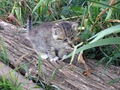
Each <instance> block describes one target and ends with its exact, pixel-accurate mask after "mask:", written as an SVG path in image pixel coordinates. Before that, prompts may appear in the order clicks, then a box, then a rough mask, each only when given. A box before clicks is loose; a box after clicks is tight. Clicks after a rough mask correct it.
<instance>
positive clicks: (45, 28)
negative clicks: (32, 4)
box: [27, 15, 78, 61]
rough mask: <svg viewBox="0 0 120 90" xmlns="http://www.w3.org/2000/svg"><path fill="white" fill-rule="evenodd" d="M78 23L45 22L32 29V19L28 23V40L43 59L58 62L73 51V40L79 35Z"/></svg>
mask: <svg viewBox="0 0 120 90" xmlns="http://www.w3.org/2000/svg"><path fill="white" fill-rule="evenodd" d="M77 27H78V23H76V22H71V21H59V22H45V23H43V24H42V25H40V26H37V27H36V28H32V17H31V15H29V19H28V22H27V29H28V38H29V39H30V41H31V43H32V45H33V48H34V49H35V51H36V52H37V53H38V54H40V56H41V58H42V59H47V58H49V59H50V61H56V60H58V59H61V58H63V57H64V56H65V55H67V53H68V50H73V48H72V46H73V45H74V44H73V42H72V39H73V38H74V37H75V35H76V34H77V32H78V30H77Z"/></svg>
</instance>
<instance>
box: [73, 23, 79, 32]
mask: <svg viewBox="0 0 120 90" xmlns="http://www.w3.org/2000/svg"><path fill="white" fill-rule="evenodd" d="M72 29H73V30H75V31H77V30H78V23H77V22H75V23H73V24H72Z"/></svg>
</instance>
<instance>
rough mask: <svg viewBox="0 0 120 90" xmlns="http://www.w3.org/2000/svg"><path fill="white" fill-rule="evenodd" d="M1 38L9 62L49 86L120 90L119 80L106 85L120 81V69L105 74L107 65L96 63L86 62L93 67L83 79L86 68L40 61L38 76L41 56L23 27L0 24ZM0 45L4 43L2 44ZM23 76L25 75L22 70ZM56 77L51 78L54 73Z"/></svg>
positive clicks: (113, 67)
mask: <svg viewBox="0 0 120 90" xmlns="http://www.w3.org/2000/svg"><path fill="white" fill-rule="evenodd" d="M0 26H1V27H2V28H1V30H0V39H3V41H4V43H5V47H6V49H7V55H8V59H9V63H10V64H11V65H12V66H13V67H14V68H17V67H19V66H22V65H23V64H26V65H27V67H28V69H29V71H30V74H31V75H32V76H33V77H34V78H37V76H38V75H40V80H41V81H43V82H45V83H47V84H53V85H57V86H58V87H59V88H60V89H61V90H120V81H118V82H115V83H113V84H107V83H108V82H109V81H111V80H113V79H116V78H120V77H119V76H120V67H115V66H113V65H110V66H109V67H108V68H107V69H106V70H105V71H104V73H103V74H101V72H103V70H104V65H100V66H99V67H95V65H96V61H93V60H89V59H86V63H87V65H88V66H89V68H91V69H92V70H91V74H90V76H88V77H85V76H83V74H82V72H83V71H84V70H85V69H84V66H83V65H81V64H78V65H77V66H74V65H73V66H72V70H71V67H70V66H69V65H68V64H66V63H64V62H62V61H57V62H50V61H49V60H41V70H40V71H41V73H40V74H38V68H37V67H38V66H37V65H38V56H37V54H36V53H35V52H34V50H33V49H32V48H31V44H30V42H29V40H28V39H27V38H26V37H25V36H26V33H25V32H24V31H25V30H24V28H17V27H15V26H14V25H11V24H8V23H6V22H3V21H0ZM0 46H1V43H0ZM19 72H20V73H22V74H23V75H25V74H26V72H25V70H24V69H23V67H22V68H21V69H20V70H19ZM53 72H55V73H54V76H53V78H52V74H53Z"/></svg>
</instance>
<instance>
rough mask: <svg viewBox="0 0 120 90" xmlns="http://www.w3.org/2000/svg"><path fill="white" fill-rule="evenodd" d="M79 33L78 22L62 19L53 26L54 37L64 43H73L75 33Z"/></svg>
mask: <svg viewBox="0 0 120 90" xmlns="http://www.w3.org/2000/svg"><path fill="white" fill-rule="evenodd" d="M77 33H78V23H77V22H72V21H61V22H57V23H55V24H54V26H53V27H52V35H53V38H54V39H55V40H57V41H60V42H61V41H62V42H63V43H69V44H71V43H72V40H73V39H74V38H75V35H76V34H77Z"/></svg>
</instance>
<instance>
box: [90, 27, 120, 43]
mask: <svg viewBox="0 0 120 90" xmlns="http://www.w3.org/2000/svg"><path fill="white" fill-rule="evenodd" d="M118 32H120V25H117V26H112V27H110V28H107V29H105V30H102V31H101V32H99V33H97V34H96V35H94V36H92V37H91V38H90V39H88V40H91V39H93V38H95V39H93V40H92V41H91V42H90V43H93V42H95V41H97V40H99V39H101V38H103V37H104V36H106V35H109V34H112V33H118Z"/></svg>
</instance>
